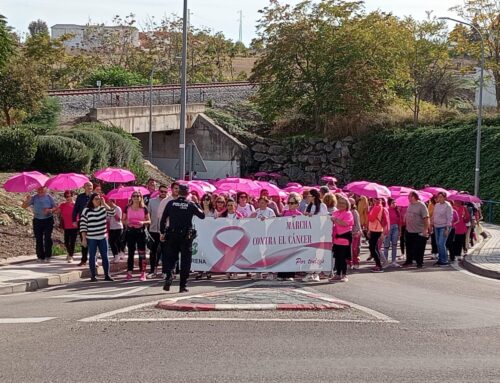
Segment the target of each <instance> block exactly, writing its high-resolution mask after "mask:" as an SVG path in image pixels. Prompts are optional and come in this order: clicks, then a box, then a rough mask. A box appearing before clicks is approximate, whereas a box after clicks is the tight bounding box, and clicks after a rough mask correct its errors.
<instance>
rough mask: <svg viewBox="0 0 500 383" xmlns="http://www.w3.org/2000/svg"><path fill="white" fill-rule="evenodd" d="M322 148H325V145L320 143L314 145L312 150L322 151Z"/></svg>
mask: <svg viewBox="0 0 500 383" xmlns="http://www.w3.org/2000/svg"><path fill="white" fill-rule="evenodd" d="M324 147H325V144H324V143H322V142H320V143H318V144H316V146H315V147H314V148H315V149H316V150H323V148H324Z"/></svg>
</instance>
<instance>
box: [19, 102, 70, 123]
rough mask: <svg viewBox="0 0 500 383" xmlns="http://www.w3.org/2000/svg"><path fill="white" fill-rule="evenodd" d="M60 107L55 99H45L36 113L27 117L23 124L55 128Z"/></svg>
mask: <svg viewBox="0 0 500 383" xmlns="http://www.w3.org/2000/svg"><path fill="white" fill-rule="evenodd" d="M60 112H61V105H60V104H59V101H58V100H57V99H56V98H52V97H46V98H44V99H43V101H42V107H41V108H40V110H38V111H37V112H36V113H34V114H32V115H29V116H28V117H27V118H26V119H25V120H24V121H23V123H26V124H33V125H42V126H45V127H46V128H55V127H56V126H57V124H58V122H59V114H60Z"/></svg>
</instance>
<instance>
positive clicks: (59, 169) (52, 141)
mask: <svg viewBox="0 0 500 383" xmlns="http://www.w3.org/2000/svg"><path fill="white" fill-rule="evenodd" d="M37 143H38V145H37V151H36V155H35V158H34V160H33V163H32V165H31V166H32V168H34V169H37V170H39V171H42V172H47V173H67V172H76V173H88V172H89V171H90V163H91V159H92V152H91V151H90V150H89V149H88V148H87V146H85V145H84V144H82V143H81V142H79V141H77V140H75V139H73V138H69V137H62V136H52V135H50V136H38V137H37Z"/></svg>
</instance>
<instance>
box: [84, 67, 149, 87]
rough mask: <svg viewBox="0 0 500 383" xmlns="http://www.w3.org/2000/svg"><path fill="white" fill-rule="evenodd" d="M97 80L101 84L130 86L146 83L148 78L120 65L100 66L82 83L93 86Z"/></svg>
mask: <svg viewBox="0 0 500 383" xmlns="http://www.w3.org/2000/svg"><path fill="white" fill-rule="evenodd" d="M97 81H101V86H103V87H104V86H131V85H147V84H148V83H149V81H148V79H147V78H145V77H143V76H142V75H141V74H140V73H136V72H130V71H128V70H126V69H124V68H122V67H121V66H112V67H109V68H100V69H98V70H96V71H95V72H94V73H92V74H91V75H90V76H89V77H88V78H87V79H85V80H84V82H83V85H87V86H91V87H95V86H96V83H97Z"/></svg>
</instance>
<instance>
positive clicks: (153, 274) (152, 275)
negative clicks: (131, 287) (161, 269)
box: [146, 273, 156, 279]
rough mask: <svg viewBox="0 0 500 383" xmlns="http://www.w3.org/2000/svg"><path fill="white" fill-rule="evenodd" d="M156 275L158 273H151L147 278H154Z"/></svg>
mask: <svg viewBox="0 0 500 383" xmlns="http://www.w3.org/2000/svg"><path fill="white" fill-rule="evenodd" d="M154 277H156V273H149V274H148V275H147V276H146V278H147V279H153V278H154Z"/></svg>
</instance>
